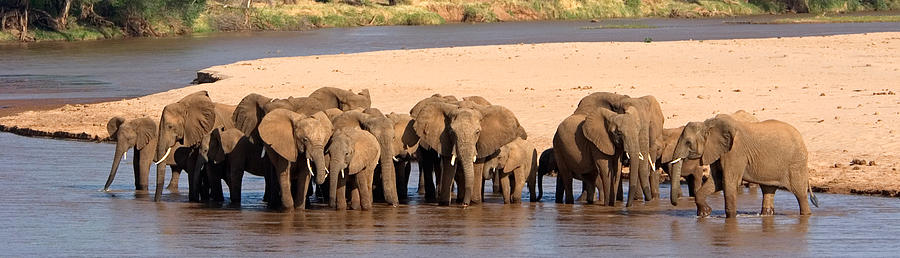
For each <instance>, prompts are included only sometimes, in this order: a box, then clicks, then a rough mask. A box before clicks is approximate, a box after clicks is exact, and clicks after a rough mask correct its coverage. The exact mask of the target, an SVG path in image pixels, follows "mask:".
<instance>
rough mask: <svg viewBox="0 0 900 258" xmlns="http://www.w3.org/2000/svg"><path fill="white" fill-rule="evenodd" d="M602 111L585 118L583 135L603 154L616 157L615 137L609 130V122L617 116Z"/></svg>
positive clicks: (582, 129) (610, 112) (604, 110)
mask: <svg viewBox="0 0 900 258" xmlns="http://www.w3.org/2000/svg"><path fill="white" fill-rule="evenodd" d="M600 111H601V112H594V113H591V114H589V115H587V116H585V118H584V122H583V123H582V124H581V133H582V134H583V135H584V137H585V138H587V139H588V140H589V141H591V143H593V144H594V146H595V147H597V149H600V152H603V154H606V155H615V154H616V147H615V145H614V144H613V138H612V137H613V136H612V135H610V133H609V130H607V128H608V127H609V120H610V119H612V116H614V115H615V114H613V113H612V111H609V110H606V109H602V110H600Z"/></svg>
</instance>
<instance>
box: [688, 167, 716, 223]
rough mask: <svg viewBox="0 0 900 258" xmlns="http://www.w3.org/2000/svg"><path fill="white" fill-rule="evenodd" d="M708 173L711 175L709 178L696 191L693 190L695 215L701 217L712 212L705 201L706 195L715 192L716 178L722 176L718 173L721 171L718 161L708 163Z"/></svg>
mask: <svg viewBox="0 0 900 258" xmlns="http://www.w3.org/2000/svg"><path fill="white" fill-rule="evenodd" d="M709 173H710V175H711V176H710V178H708V179H707V180H706V181H704V182H703V184H702V185H701V186H700V189H699V190H698V191H696V192H694V194H695V196H694V203H695V204H696V205H697V216H699V217H701V218H702V217H707V216H709V214H710V213H711V212H712V208H710V207H709V204H707V203H706V196H709V195H710V194H713V193H715V192H716V180H721V178H722V177H721V176H720V175H719V174H721V173H722V169H721V167H720V166H719V163H718V162H716V163H713V164H710V165H709Z"/></svg>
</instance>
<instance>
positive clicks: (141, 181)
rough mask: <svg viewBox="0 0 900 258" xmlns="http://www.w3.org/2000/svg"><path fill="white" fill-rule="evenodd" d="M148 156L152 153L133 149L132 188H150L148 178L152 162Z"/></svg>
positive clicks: (145, 189) (140, 189)
mask: <svg viewBox="0 0 900 258" xmlns="http://www.w3.org/2000/svg"><path fill="white" fill-rule="evenodd" d="M145 149H151V148H145ZM150 157H152V154H151V153H149V152H144V151H139V150H137V149H135V150H134V160H132V163H134V189H137V190H139V191H147V190H149V189H150V187H149V184H150V183H149V182H148V181H149V179H150V163H152V162H153V161H152V160H151V158H150Z"/></svg>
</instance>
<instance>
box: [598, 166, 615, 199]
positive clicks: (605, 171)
mask: <svg viewBox="0 0 900 258" xmlns="http://www.w3.org/2000/svg"><path fill="white" fill-rule="evenodd" d="M609 163H610V160H606V159H597V161H596V162H595V166H596V167H597V172H598V177H597V179H598V180H597V181H596V183H595V185H597V189H598V190H599V192H600V197H599V198H597V200H598V201H599V202H600V205H608V204H609V197H610V196H615V195H610V193H611V192H610V191H609V187H610V181H609V165H610V164H609Z"/></svg>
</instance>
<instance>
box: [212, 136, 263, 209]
mask: <svg viewBox="0 0 900 258" xmlns="http://www.w3.org/2000/svg"><path fill="white" fill-rule="evenodd" d="M262 148H263V147H262V146H260V145H257V144H253V143H252V142H250V138H249V137H246V136H244V134H243V133H241V131H240V130H238V129H235V128H231V129H226V130H221V129H213V131H212V134H211V137H210V141H209V154H208V155H209V158H210V162H212V163H213V164H214V165H220V166H224V168H225V169H222V170H219V171H216V172H217V173H216V174H214V175H213V176H214V178H213V180H225V182H226V183H227V184H228V190H229V192H230V193H231V195H230V196H231V200H230V201H231V205H232V206H240V204H241V187H242V185H241V184H242V181H243V176H244V171H246V172H248V173H250V174H253V175H256V176H261V177H264V176H265V175H266V174H267V173H271V171H269V170H271V169H272V168H271V166H270V164H271V163H270V162H269V160H268V159H265V158H264V157H261V156H260V155H259V153H262ZM267 186H268V184H267ZM269 191H273V190H272V189H269V188H268V187H267V188H266V192H269Z"/></svg>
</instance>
